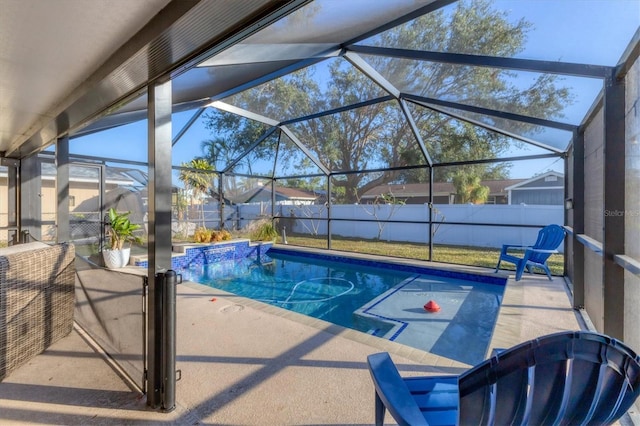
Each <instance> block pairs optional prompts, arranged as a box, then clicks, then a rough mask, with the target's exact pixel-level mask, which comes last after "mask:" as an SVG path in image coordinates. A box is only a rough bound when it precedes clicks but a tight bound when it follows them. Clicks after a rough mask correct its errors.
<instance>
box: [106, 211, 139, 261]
mask: <svg viewBox="0 0 640 426" xmlns="http://www.w3.org/2000/svg"><path fill="white" fill-rule="evenodd" d="M130 214H131V212H126V213H118V212H117V211H116V209H114V208H113V207H112V208H110V209H109V219H108V221H107V225H108V231H107V232H108V235H109V245H108V248H105V249H104V250H103V251H102V256H103V258H104V263H105V265H106V266H107V268H111V269H113V268H122V267H124V266H126V265H127V264H128V263H129V257H130V256H131V243H133V242H135V243H140V242H141V241H142V240H141V239H140V237H138V236H136V235H134V231H136V230H138V229H140V225H137V224H134V223H131V221H130V220H129V215H130ZM125 243H129V246H128V247H125Z"/></svg>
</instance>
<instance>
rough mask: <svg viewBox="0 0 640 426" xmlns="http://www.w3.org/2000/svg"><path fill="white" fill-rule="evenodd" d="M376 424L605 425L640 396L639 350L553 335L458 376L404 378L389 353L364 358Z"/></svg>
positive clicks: (595, 338) (571, 334)
mask: <svg viewBox="0 0 640 426" xmlns="http://www.w3.org/2000/svg"><path fill="white" fill-rule="evenodd" d="M368 363H369V371H370V373H371V377H372V378H373V382H374V385H375V394H376V397H375V415H376V425H382V424H383V423H384V416H385V411H387V410H388V411H389V413H390V414H391V415H392V416H393V418H394V419H395V420H396V422H398V424H399V425H414V426H415V425H429V424H432V425H456V424H462V425H467V424H479V425H494V424H495V425H506V424H510V425H512V424H515V425H522V424H530V425H551V424H553V425H556V424H558V425H560V424H562V425H569V424H571V425H574V424H575V425H586V424H589V425H606V424H611V423H613V422H615V421H616V420H617V419H619V418H620V417H622V416H623V415H624V414H625V413H626V412H627V410H628V409H629V408H630V407H631V405H632V404H633V403H634V401H635V400H636V399H637V398H638V395H640V357H639V356H637V355H636V354H635V353H634V352H633V351H632V350H631V349H629V348H628V347H627V346H625V345H624V344H623V343H622V342H620V341H618V340H615V339H612V338H610V337H607V336H604V335H601V334H597V333H593V332H588V331H568V332H561V333H556V334H550V335H548V336H543V337H540V338H537V339H533V340H531V341H529V342H525V343H522V344H519V345H517V346H514V347H513V348H511V349H507V350H504V351H502V352H500V353H498V354H497V355H495V356H493V357H491V358H490V359H488V360H485V361H483V362H482V363H480V364H478V365H477V366H476V367H473V368H471V369H470V370H467V371H466V372H465V373H463V374H461V375H460V376H427V377H407V378H402V377H400V374H399V373H398V370H397V369H396V367H395V365H394V363H393V361H392V360H391V358H390V357H389V354H388V353H386V352H383V353H378V354H373V355H370V356H369V357H368Z"/></svg>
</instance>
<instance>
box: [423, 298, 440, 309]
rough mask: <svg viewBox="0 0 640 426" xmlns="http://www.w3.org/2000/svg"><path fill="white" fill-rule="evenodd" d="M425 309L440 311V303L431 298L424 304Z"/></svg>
mask: <svg viewBox="0 0 640 426" xmlns="http://www.w3.org/2000/svg"><path fill="white" fill-rule="evenodd" d="M424 310H425V311H427V312H438V311H440V305H438V304H437V303H436V302H434V301H433V300H429V301H428V302H427V303H426V304H425V305H424Z"/></svg>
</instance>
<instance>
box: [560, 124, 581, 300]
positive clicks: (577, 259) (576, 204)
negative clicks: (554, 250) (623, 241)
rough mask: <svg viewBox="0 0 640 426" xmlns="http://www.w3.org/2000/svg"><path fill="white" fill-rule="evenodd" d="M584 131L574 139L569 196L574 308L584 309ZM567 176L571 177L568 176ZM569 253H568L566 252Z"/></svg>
mask: <svg viewBox="0 0 640 426" xmlns="http://www.w3.org/2000/svg"><path fill="white" fill-rule="evenodd" d="M584 161H585V158H584V130H583V131H580V132H575V134H574V137H573V176H572V178H573V194H569V198H570V199H571V204H572V207H573V208H572V209H570V210H569V212H568V214H571V215H572V216H573V220H572V223H571V225H572V227H573V235H572V236H571V238H572V239H573V276H572V277H571V282H572V283H573V307H574V308H577V309H582V308H584V303H585V288H584V251H585V246H584V245H583V244H582V243H581V242H580V241H579V240H578V238H577V236H578V235H582V234H584V211H585V207H586V206H585V203H584ZM566 176H569V175H568V174H567V175H566ZM565 253H567V251H565Z"/></svg>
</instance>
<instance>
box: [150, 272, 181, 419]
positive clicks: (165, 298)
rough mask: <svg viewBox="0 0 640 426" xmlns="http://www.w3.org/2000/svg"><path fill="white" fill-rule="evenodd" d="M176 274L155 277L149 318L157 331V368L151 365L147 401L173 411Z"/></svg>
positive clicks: (161, 274)
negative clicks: (151, 315)
mask: <svg viewBox="0 0 640 426" xmlns="http://www.w3.org/2000/svg"><path fill="white" fill-rule="evenodd" d="M177 281H178V280H177V274H176V272H175V271H173V270H171V269H170V270H168V271H166V272H158V273H157V274H156V275H155V290H156V291H155V294H154V298H153V299H154V300H153V301H152V303H154V305H155V309H154V310H153V312H155V316H154V317H153V318H149V321H150V322H152V324H153V326H154V330H155V335H154V338H153V347H152V348H150V349H149V350H153V351H154V356H153V357H152V359H153V361H154V365H153V366H150V368H149V370H150V374H152V375H153V377H151V378H150V379H151V380H150V382H151V386H150V387H151V389H149V390H148V392H152V393H153V394H152V395H149V397H148V400H150V401H152V404H150V405H151V406H152V407H154V408H156V407H157V406H158V405H159V406H160V408H161V409H162V410H163V411H167V412H169V411H173V409H174V408H175V400H176V399H175V398H176V284H177Z"/></svg>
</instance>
